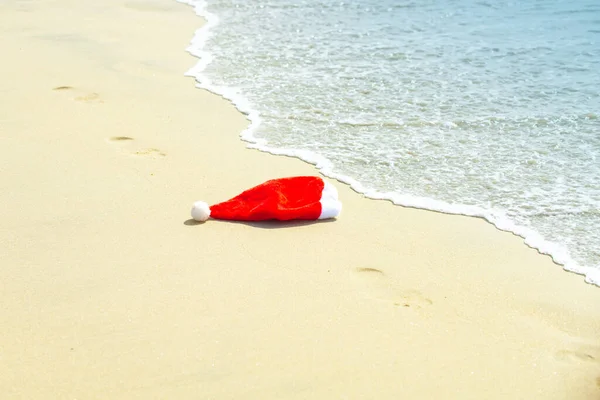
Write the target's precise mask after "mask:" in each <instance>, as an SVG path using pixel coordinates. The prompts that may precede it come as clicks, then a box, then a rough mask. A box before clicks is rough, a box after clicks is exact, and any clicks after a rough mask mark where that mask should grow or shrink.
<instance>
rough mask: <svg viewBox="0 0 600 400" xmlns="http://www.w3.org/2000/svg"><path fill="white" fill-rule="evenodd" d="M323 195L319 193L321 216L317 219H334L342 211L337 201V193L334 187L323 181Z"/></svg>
mask: <svg viewBox="0 0 600 400" xmlns="http://www.w3.org/2000/svg"><path fill="white" fill-rule="evenodd" d="M323 183H324V184H325V186H323V193H321V215H319V219H327V218H335V217H337V216H338V215H340V212H341V211H342V203H341V202H340V201H339V200H338V192H337V189H336V188H335V186H333V185H332V184H330V183H329V182H327V181H325V180H324V181H323Z"/></svg>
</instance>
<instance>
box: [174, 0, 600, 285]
mask: <svg viewBox="0 0 600 400" xmlns="http://www.w3.org/2000/svg"><path fill="white" fill-rule="evenodd" d="M176 1H178V2H180V3H182V4H186V5H189V6H190V7H191V8H192V9H193V10H194V12H195V13H196V15H198V16H199V17H200V18H203V19H204V20H206V21H208V22H207V23H206V24H204V25H203V26H202V27H201V28H200V29H198V30H197V31H196V33H195V34H194V37H193V38H192V40H191V43H190V45H189V46H188V47H187V51H188V52H189V53H190V54H191V55H192V56H194V57H196V58H197V59H198V62H197V63H196V65H194V66H193V67H191V68H190V69H189V70H188V72H186V76H190V77H193V78H195V79H196V82H197V87H198V88H200V89H204V90H208V91H209V92H211V93H214V94H216V95H217V96H220V97H222V98H224V99H225V100H227V101H229V102H231V103H232V104H233V106H234V107H235V108H236V109H237V110H238V111H239V112H241V113H242V114H244V115H245V116H246V118H247V119H248V121H249V124H248V126H247V127H246V128H245V129H244V130H243V131H241V133H240V134H239V136H240V138H241V140H242V141H244V142H246V143H247V144H246V146H247V147H248V148H249V149H256V150H259V151H261V152H264V153H268V154H270V155H275V156H286V157H291V158H296V159H299V160H301V161H303V162H306V163H308V164H310V165H312V166H314V168H315V169H316V170H317V171H316V172H317V173H319V174H321V175H324V176H325V177H327V178H330V179H333V180H336V181H338V182H339V183H341V184H343V185H348V186H350V188H351V189H352V190H353V191H355V192H356V193H358V194H360V195H362V196H364V197H366V198H369V199H371V200H386V201H390V202H391V203H393V204H394V205H397V206H401V207H409V208H414V209H418V210H425V211H433V212H439V213H442V214H448V215H460V216H467V217H475V218H482V219H484V220H485V221H486V222H487V223H489V224H491V225H492V226H494V227H495V228H496V229H498V230H499V231H502V232H508V233H512V234H514V235H515V236H518V237H520V238H521V239H522V241H523V244H524V245H525V246H527V247H529V248H531V249H533V250H535V251H537V252H539V253H540V254H541V255H546V256H549V257H550V258H551V259H552V261H553V263H554V264H556V265H557V266H559V267H560V268H561V269H563V270H564V271H565V272H568V273H573V274H576V275H580V276H582V277H583V280H584V283H587V284H590V285H594V286H597V287H599V288H600V270H599V269H597V268H594V267H592V266H582V265H580V264H579V263H578V262H576V261H575V260H574V259H573V258H572V256H571V255H570V254H569V251H568V250H567V249H566V248H565V247H564V246H563V245H560V244H557V243H554V242H552V241H549V240H546V239H544V238H543V237H542V235H540V234H539V233H538V232H536V231H535V230H533V229H531V228H528V227H526V226H523V225H519V224H517V223H515V222H514V221H513V220H511V219H510V218H508V217H507V216H506V215H505V213H504V211H501V212H497V211H494V210H490V209H486V208H482V207H480V206H473V205H463V204H451V203H447V202H445V201H441V200H435V199H432V198H427V197H419V196H412V195H405V194H401V193H396V192H386V193H383V192H380V191H377V190H375V189H372V188H367V187H365V186H364V185H363V184H361V183H360V182H358V181H357V180H355V179H354V178H352V177H350V176H347V175H343V174H340V173H334V172H333V171H332V169H331V167H330V166H329V165H331V162H330V160H329V159H327V158H325V157H324V156H322V155H320V154H318V153H314V152H312V151H305V150H297V149H282V148H276V147H271V146H270V144H269V143H268V142H267V141H266V140H265V139H260V138H257V137H256V136H255V135H254V132H256V130H257V129H258V127H259V126H260V125H261V123H262V120H261V118H260V113H259V112H258V111H257V110H256V109H254V108H252V107H251V106H250V105H249V103H248V101H247V99H246V98H245V97H244V96H243V95H240V94H239V93H238V92H237V91H236V90H235V89H232V88H230V87H226V86H217V85H214V84H213V83H212V82H211V80H210V78H209V77H207V76H206V75H205V74H204V70H205V69H206V68H207V67H208V65H210V64H211V63H212V60H213V59H214V56H213V54H212V53H210V52H208V51H206V50H205V48H204V47H205V44H206V42H207V40H208V38H209V35H210V31H211V29H213V28H214V27H216V26H217V25H218V24H219V17H218V16H217V15H215V14H213V13H211V12H209V11H208V10H206V3H205V2H204V1H202V0H201V1H197V0H176Z"/></svg>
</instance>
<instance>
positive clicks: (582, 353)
mask: <svg viewBox="0 0 600 400" xmlns="http://www.w3.org/2000/svg"><path fill="white" fill-rule="evenodd" d="M556 358H557V359H558V360H561V361H565V362H590V363H596V364H600V347H594V346H582V347H580V348H579V349H577V350H560V351H557V352H556Z"/></svg>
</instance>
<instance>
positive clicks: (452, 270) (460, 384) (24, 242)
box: [0, 0, 600, 399]
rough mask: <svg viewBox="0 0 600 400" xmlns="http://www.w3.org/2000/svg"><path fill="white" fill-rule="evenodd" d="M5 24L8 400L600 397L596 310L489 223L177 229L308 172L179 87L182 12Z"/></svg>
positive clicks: (0, 117) (188, 87) (65, 8)
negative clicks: (250, 144) (252, 190)
mask: <svg viewBox="0 0 600 400" xmlns="http://www.w3.org/2000/svg"><path fill="white" fill-rule="evenodd" d="M0 11H3V12H2V13H0V16H1V17H0V18H3V19H2V22H3V24H0V26H2V28H0V29H2V33H3V35H2V36H0V41H2V43H3V45H4V47H3V48H4V49H5V54H6V60H7V61H6V62H5V63H3V64H2V65H1V66H0V70H1V72H2V74H3V75H4V76H9V77H11V79H10V80H6V81H5V82H4V83H1V84H0V101H2V104H3V108H2V110H1V111H0V121H2V124H1V125H0V140H1V141H2V142H1V146H0V156H1V157H0V171H2V174H0V185H1V187H2V188H3V190H2V191H1V192H0V199H1V200H2V202H3V204H5V205H6V206H5V207H3V208H2V211H1V212H2V213H3V214H2V217H3V221H4V224H3V227H2V228H0V250H1V251H2V253H3V254H4V255H5V256H4V257H3V258H4V260H3V262H2V263H1V267H0V279H1V280H2V282H3V283H2V290H1V291H0V301H2V304H3V305H4V307H3V308H2V309H1V310H0V322H1V323H2V326H3V327H5V332H4V333H5V334H4V337H3V340H2V341H1V342H0V356H1V357H2V359H3V363H2V367H0V386H1V387H3V388H5V390H4V393H5V395H6V396H7V397H9V398H29V399H31V398H40V399H41V398H63V397H65V398H66V397H69V398H112V399H121V398H122V399H131V398H132V397H139V398H190V399H192V398H198V396H201V397H203V398H263V399H270V398H272V399H281V398H287V399H290V398H323V399H329V398H336V397H343V396H346V397H348V398H358V397H361V396H363V397H376V398H381V399H386V398H390V399H392V398H394V399H395V398H398V397H402V398H409V399H413V398H414V399H417V398H434V397H438V398H439V397H441V398H461V399H469V398H473V399H481V398H486V399H506V398H527V399H536V398H539V399H592V398H595V397H597V396H598V393H600V361H599V360H600V340H599V339H598V336H597V333H598V332H599V331H600V309H599V307H600V306H599V305H600V292H598V290H597V288H595V287H592V286H590V285H585V284H583V283H582V282H581V278H580V277H579V276H576V275H574V274H565V273H564V271H562V270H561V269H559V268H556V265H555V264H554V263H553V262H552V261H551V260H550V258H549V257H542V256H540V254H538V252H537V251H535V250H533V249H531V248H529V247H527V246H524V244H523V243H522V240H520V238H518V237H516V236H513V235H512V234H509V233H506V232H501V231H498V230H497V229H496V228H495V227H494V226H492V225H491V224H489V223H487V222H485V221H482V220H480V219H476V218H472V217H464V216H456V215H448V214H439V213H432V212H428V211H423V210H417V209H409V208H403V207H398V206H395V205H392V204H390V203H388V202H378V201H372V200H370V199H366V198H364V197H362V196H361V195H358V194H357V193H355V192H354V191H353V190H352V189H351V188H350V187H349V186H346V185H340V184H336V187H337V188H338V191H339V195H340V199H341V201H342V202H343V204H344V211H343V212H342V214H341V216H340V217H339V218H338V219H337V220H336V221H333V222H321V223H312V224H311V223H303V224H298V223H287V224H269V223H264V224H242V223H225V222H221V221H208V222H207V223H204V224H195V223H193V222H190V220H189V219H190V217H189V208H190V207H191V204H192V203H193V201H195V200H199V199H202V200H206V201H207V202H209V203H214V202H219V201H223V200H225V199H227V198H230V197H231V196H232V195H235V194H237V193H239V192H240V191H241V190H245V189H247V188H249V187H251V186H253V185H255V184H258V183H261V182H263V181H265V180H267V179H271V178H274V177H277V176H289V175H303V174H306V175H315V174H316V171H315V170H314V167H313V166H312V165H309V164H306V163H305V162H303V161H300V160H298V159H291V158H288V157H272V156H270V155H267V154H264V153H263V152H259V151H252V150H249V149H247V148H246V143H245V142H242V141H240V140H239V136H238V134H239V132H241V131H242V130H243V129H244V128H245V127H246V126H247V120H246V118H245V117H244V116H243V115H242V114H240V113H239V112H238V111H237V110H236V109H235V108H234V107H233V105H231V104H230V103H229V102H227V101H226V100H224V99H223V98H220V97H218V96H217V95H214V94H212V93H209V92H207V91H205V90H198V89H196V88H195V87H194V85H193V84H192V81H191V80H190V79H187V78H183V76H182V74H183V73H184V72H185V71H186V69H189V68H190V65H193V63H194V62H195V61H196V59H195V58H192V57H190V56H189V55H188V54H186V53H185V52H184V51H183V50H184V46H185V44H186V43H187V42H189V40H190V36H191V35H192V33H193V32H194V30H196V28H197V27H198V26H199V25H200V24H201V20H200V19H199V18H197V17H196V16H195V15H194V14H192V13H191V12H190V11H191V10H190V9H189V7H187V6H186V5H184V4H178V3H177V2H175V1H171V0H147V1H118V0H114V1H111V2H110V3H109V4H103V5H99V4H87V5H86V4H79V3H78V4H77V5H76V6H73V4H71V2H69V1H68V0H57V1H53V2H41V3H36V4H35V5H33V4H28V3H25V4H21V3H19V4H17V3H16V2H11V3H7V4H5V5H2V6H0ZM131 21H136V23H135V24H132V23H131ZM40 60H41V61H43V64H42V65H43V67H41V68H33V67H32V66H37V65H40ZM541 271H543V273H542V272H541ZM499 382H500V383H501V384H499Z"/></svg>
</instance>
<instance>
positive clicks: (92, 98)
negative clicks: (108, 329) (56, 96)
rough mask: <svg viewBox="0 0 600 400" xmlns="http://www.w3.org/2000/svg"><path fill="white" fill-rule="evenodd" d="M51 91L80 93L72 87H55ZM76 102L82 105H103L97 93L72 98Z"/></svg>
mask: <svg viewBox="0 0 600 400" xmlns="http://www.w3.org/2000/svg"><path fill="white" fill-rule="evenodd" d="M52 90H54V91H56V92H64V91H75V92H77V91H78V92H82V91H81V90H78V89H76V88H74V87H73V86H68V85H65V86H57V87H55V88H52ZM74 99H75V100H76V101H81V102H84V103H104V101H103V100H102V99H101V98H100V95H99V94H98V93H87V94H82V95H79V96H76V97H75V98H74Z"/></svg>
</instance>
